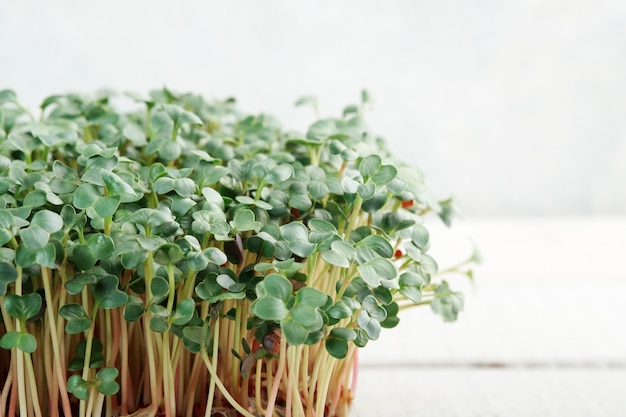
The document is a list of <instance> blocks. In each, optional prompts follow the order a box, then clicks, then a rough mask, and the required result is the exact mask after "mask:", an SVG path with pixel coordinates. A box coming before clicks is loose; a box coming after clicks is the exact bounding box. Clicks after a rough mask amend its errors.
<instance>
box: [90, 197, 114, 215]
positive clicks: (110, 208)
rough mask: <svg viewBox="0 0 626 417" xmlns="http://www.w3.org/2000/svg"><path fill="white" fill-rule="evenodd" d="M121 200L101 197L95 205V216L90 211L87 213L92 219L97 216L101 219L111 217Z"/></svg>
mask: <svg viewBox="0 0 626 417" xmlns="http://www.w3.org/2000/svg"><path fill="white" fill-rule="evenodd" d="M121 200H122V198H121V197H120V196H108V197H100V198H98V200H97V201H96V202H95V203H94V205H93V211H94V213H95V216H94V213H91V212H90V211H87V215H88V216H89V217H91V218H94V217H96V216H97V217H100V218H105V217H111V216H113V213H115V211H116V210H117V208H118V207H119V205H120V201H121Z"/></svg>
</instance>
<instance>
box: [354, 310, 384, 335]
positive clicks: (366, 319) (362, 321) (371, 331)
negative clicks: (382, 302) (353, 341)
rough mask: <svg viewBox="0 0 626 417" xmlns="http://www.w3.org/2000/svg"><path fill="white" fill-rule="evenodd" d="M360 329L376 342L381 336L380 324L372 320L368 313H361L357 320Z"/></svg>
mask: <svg viewBox="0 0 626 417" xmlns="http://www.w3.org/2000/svg"><path fill="white" fill-rule="evenodd" d="M357 323H358V325H359V327H360V328H361V329H362V330H364V331H365V333H366V334H367V337H368V338H369V339H370V340H376V339H378V337H379V336H380V330H381V328H382V327H381V325H380V322H379V321H378V320H376V319H374V318H372V317H371V316H370V315H369V314H368V313H367V312H366V311H361V313H360V314H359V317H358V318H357Z"/></svg>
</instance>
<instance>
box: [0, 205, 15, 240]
mask: <svg viewBox="0 0 626 417" xmlns="http://www.w3.org/2000/svg"><path fill="white" fill-rule="evenodd" d="M14 226H15V218H14V217H13V215H12V214H11V213H9V212H8V211H6V210H0V245H4V244H5V243H7V242H9V241H10V240H11V238H12V237H13V233H12V228H13V227H14Z"/></svg>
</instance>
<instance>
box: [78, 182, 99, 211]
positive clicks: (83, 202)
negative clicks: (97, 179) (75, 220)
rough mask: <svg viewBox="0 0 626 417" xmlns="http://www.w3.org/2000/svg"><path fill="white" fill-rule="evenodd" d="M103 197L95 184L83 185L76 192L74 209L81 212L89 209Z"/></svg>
mask: <svg viewBox="0 0 626 417" xmlns="http://www.w3.org/2000/svg"><path fill="white" fill-rule="evenodd" d="M101 196H102V193H101V192H100V190H98V187H96V186H95V185H93V184H83V185H81V186H80V187H78V188H77V189H76V191H75V192H74V201H73V204H74V207H76V208H77V209H79V210H84V209H88V208H90V207H93V205H94V204H95V203H96V201H98V199H99V198H100V197H101Z"/></svg>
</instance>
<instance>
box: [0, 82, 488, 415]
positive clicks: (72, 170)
mask: <svg viewBox="0 0 626 417" xmlns="http://www.w3.org/2000/svg"><path fill="white" fill-rule="evenodd" d="M132 97H138V96H132ZM109 101H110V97H109V96H108V95H103V96H99V97H96V98H85V97H80V96H76V95H55V96H51V97H49V98H47V99H45V100H44V102H43V104H42V105H41V115H40V117H39V118H38V119H37V120H38V121H37V122H35V118H34V117H33V116H32V115H31V114H30V113H28V111H27V110H26V109H25V108H24V107H23V106H22V105H21V104H19V102H18V100H17V96H16V95H15V94H14V93H13V92H12V91H10V90H3V91H0V312H1V313H2V314H1V316H0V348H1V349H0V375H2V377H1V378H0V386H1V387H2V391H3V395H2V402H0V414H1V415H7V416H10V417H13V416H16V415H21V416H27V415H29V416H30V415H35V416H44V415H63V416H65V417H70V416H79V417H86V416H101V415H103V414H106V415H122V416H127V415H131V414H133V415H146V416H156V415H165V416H170V417H175V416H193V415H197V414H198V413H205V415H210V414H211V410H212V409H215V410H224V409H225V408H226V409H230V410H235V411H236V412H238V413H239V414H241V415H244V416H247V417H252V416H255V415H266V416H271V415H277V414H280V412H279V410H280V409H281V408H283V407H285V406H286V405H287V404H289V407H290V414H291V415H293V416H300V417H303V416H310V415H317V416H322V415H331V416H334V415H337V416H346V415H347V413H348V409H349V405H350V402H351V399H352V397H353V394H354V393H352V392H350V386H351V381H352V379H353V378H356V375H354V373H353V372H354V369H355V361H356V356H355V354H354V352H355V350H356V349H358V348H360V347H363V346H365V345H366V344H367V343H369V342H370V341H373V340H376V339H378V338H379V337H380V336H381V335H382V334H384V329H386V328H391V327H394V326H396V325H397V324H398V323H399V318H398V313H399V312H400V311H401V310H403V309H405V308H408V307H411V306H418V305H430V306H431V309H432V311H433V312H435V313H436V314H439V315H441V316H442V318H443V319H444V320H446V321H452V320H455V319H456V318H457V316H458V314H459V312H460V311H461V310H462V309H463V296H462V294H460V293H458V292H455V291H453V290H452V289H451V288H450V287H449V285H448V283H447V282H446V281H443V280H442V275H445V274H446V273H459V272H460V273H463V274H466V275H468V276H470V277H472V273H471V269H469V268H471V266H472V264H473V262H474V261H475V260H476V259H478V257H477V256H473V257H472V258H471V259H470V260H469V261H466V262H462V263H459V264H458V265H457V266H454V267H452V268H449V269H445V270H443V271H442V272H439V273H438V266H437V263H436V261H435V260H434V259H433V258H432V257H431V256H430V255H429V254H428V250H429V246H430V245H429V233H428V230H427V228H426V227H425V221H426V218H427V217H428V213H431V212H432V213H434V214H435V215H438V216H439V217H441V219H443V221H444V222H445V223H446V224H449V222H450V219H451V216H452V215H453V214H454V212H455V208H454V205H453V202H452V200H445V201H442V202H437V201H436V200H435V199H433V198H432V196H431V194H430V193H429V191H428V189H427V188H426V187H425V185H424V183H423V180H422V176H421V174H420V173H419V172H418V171H416V170H415V169H413V168H412V167H410V166H408V165H407V164H405V163H402V162H400V161H398V160H396V159H394V158H393V157H391V156H390V154H389V152H388V150H387V149H386V148H385V147H384V142H383V141H382V140H381V139H380V138H378V137H377V136H376V135H374V134H373V133H372V132H371V131H370V130H369V128H368V127H367V125H366V124H365V122H364V119H363V117H364V112H365V109H366V108H368V107H369V106H370V105H371V99H370V97H369V94H367V92H363V94H362V102H361V104H360V105H350V106H348V107H346V109H345V110H344V112H343V115H342V116H341V117H339V118H333V119H321V120H317V121H315V122H314V123H312V124H311V126H310V127H309V129H308V131H307V132H305V133H304V134H302V135H298V134H293V133H287V132H284V131H283V130H281V128H280V125H279V123H278V122H277V120H276V119H274V118H273V117H270V116H268V115H258V116H255V115H244V114H242V113H241V112H239V111H238V110H237V109H236V108H235V107H234V105H233V101H232V100H226V101H207V100H205V99H203V98H202V97H199V96H197V95H192V94H175V93H173V92H171V91H168V90H166V89H163V90H158V91H153V92H151V93H150V97H149V98H148V99H144V98H137V101H138V102H139V103H140V105H141V106H142V107H143V108H142V109H140V110H138V111H130V112H122V111H118V110H116V109H115V108H114V107H112V106H111V104H110V102H109ZM298 104H299V105H305V104H306V105H310V106H312V107H313V108H314V110H315V112H316V113H317V101H316V100H315V99H313V98H311V97H307V98H304V99H301V100H299V101H298ZM432 217H436V216H432ZM7 399H9V400H8V401H7Z"/></svg>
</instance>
